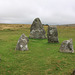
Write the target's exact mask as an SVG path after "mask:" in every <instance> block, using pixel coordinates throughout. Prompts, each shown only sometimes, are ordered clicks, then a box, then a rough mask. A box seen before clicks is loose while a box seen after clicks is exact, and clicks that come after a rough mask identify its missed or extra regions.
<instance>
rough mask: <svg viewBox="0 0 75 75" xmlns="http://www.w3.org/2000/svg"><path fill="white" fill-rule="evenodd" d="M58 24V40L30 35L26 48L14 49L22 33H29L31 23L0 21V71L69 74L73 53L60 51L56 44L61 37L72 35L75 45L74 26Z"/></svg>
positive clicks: (1, 73) (19, 74) (1, 74)
mask: <svg viewBox="0 0 75 75" xmlns="http://www.w3.org/2000/svg"><path fill="white" fill-rule="evenodd" d="M44 28H45V30H46V34H47V26H44ZM57 28H58V34H59V43H54V44H53V43H48V40H47V39H29V43H28V47H29V50H28V51H15V47H16V44H17V41H18V39H19V37H20V36H21V35H22V33H25V35H26V36H28V37H29V33H30V25H23V24H19V25H17V24H16V25H3V24H2V25H0V58H1V60H0V75H71V73H72V71H73V70H74V69H75V53H74V54H71V53H60V52H59V48H60V45H61V43H62V41H64V40H68V39H70V38H72V39H73V45H74V49H75V27H69V26H68V27H67V26H58V27H57Z"/></svg>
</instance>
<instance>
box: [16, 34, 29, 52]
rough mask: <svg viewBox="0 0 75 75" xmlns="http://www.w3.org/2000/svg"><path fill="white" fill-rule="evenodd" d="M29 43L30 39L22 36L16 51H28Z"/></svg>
mask: <svg viewBox="0 0 75 75" xmlns="http://www.w3.org/2000/svg"><path fill="white" fill-rule="evenodd" d="M28 41H29V39H28V37H26V36H25V35H24V34H22V35H21V37H20V38H19V40H18V42H17V46H16V50H21V51H24V50H28V45H27V44H28Z"/></svg>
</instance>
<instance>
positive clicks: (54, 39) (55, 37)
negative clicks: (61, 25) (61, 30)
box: [47, 26, 59, 43]
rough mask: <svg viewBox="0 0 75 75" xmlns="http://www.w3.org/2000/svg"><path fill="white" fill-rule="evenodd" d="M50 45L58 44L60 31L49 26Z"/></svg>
mask: <svg viewBox="0 0 75 75" xmlns="http://www.w3.org/2000/svg"><path fill="white" fill-rule="evenodd" d="M47 38H48V43H58V42H59V41H58V31H57V28H56V27H53V26H48V32H47Z"/></svg>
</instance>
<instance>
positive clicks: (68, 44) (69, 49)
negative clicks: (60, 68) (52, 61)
mask: <svg viewBox="0 0 75 75" xmlns="http://www.w3.org/2000/svg"><path fill="white" fill-rule="evenodd" d="M60 52H65V53H74V49H73V42H72V39H70V40H66V41H63V42H62V44H61V47H60Z"/></svg>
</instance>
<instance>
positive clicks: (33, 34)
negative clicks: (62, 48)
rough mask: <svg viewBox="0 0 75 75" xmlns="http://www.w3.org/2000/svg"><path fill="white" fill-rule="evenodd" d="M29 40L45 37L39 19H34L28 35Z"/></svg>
mask: <svg viewBox="0 0 75 75" xmlns="http://www.w3.org/2000/svg"><path fill="white" fill-rule="evenodd" d="M29 38H34V39H44V38H46V36H45V30H44V28H43V25H42V23H41V21H40V19H39V18H36V19H34V21H33V23H32V25H31V28H30V35H29Z"/></svg>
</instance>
